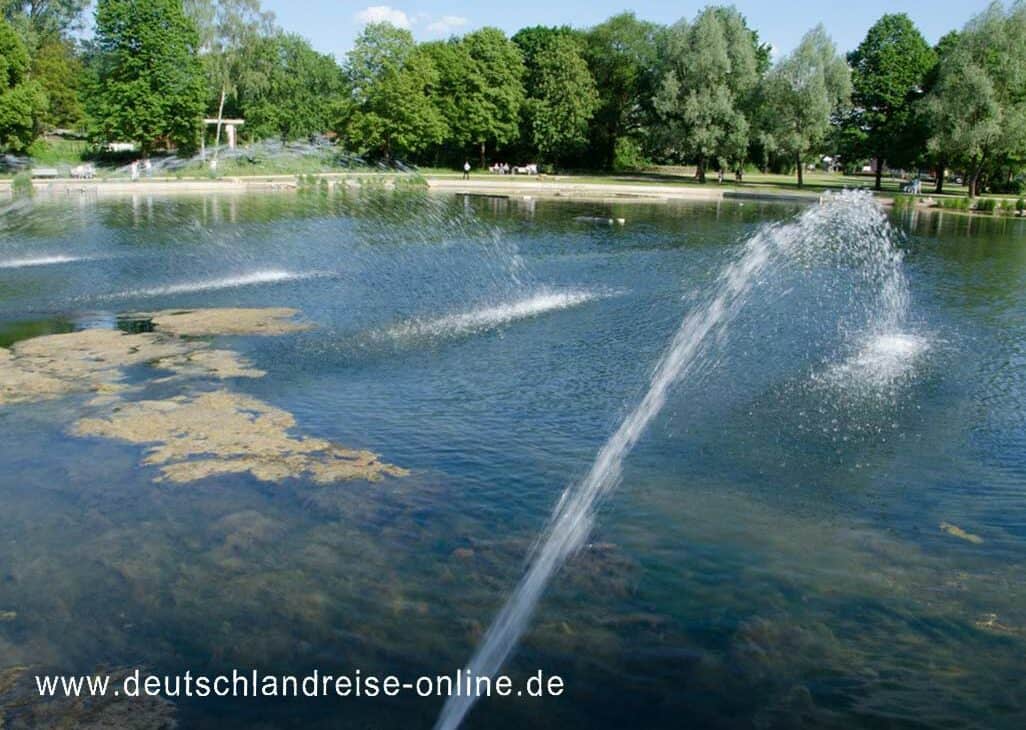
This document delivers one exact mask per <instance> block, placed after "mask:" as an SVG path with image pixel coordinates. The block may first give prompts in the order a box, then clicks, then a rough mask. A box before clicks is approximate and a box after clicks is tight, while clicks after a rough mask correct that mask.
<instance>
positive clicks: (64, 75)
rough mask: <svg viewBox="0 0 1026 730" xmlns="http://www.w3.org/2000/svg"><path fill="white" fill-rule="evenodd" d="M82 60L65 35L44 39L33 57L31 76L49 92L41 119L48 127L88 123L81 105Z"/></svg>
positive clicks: (75, 127) (79, 126) (74, 127)
mask: <svg viewBox="0 0 1026 730" xmlns="http://www.w3.org/2000/svg"><path fill="white" fill-rule="evenodd" d="M83 74H84V69H83V68H82V61H81V60H80V59H79V57H78V55H77V54H76V53H75V47H74V45H73V44H72V43H71V42H70V41H68V40H65V39H61V38H54V39H52V40H48V41H46V42H44V43H43V44H42V45H41V46H40V47H39V49H38V50H37V51H36V54H35V57H34V58H33V59H32V76H33V78H35V79H36V80H37V81H38V82H39V84H40V86H41V87H42V89H43V92H44V93H45V94H46V99H47V106H46V110H45V113H44V114H43V116H42V120H41V121H42V123H43V124H44V125H45V126H47V127H51V128H54V127H63V128H67V129H77V128H81V127H82V126H83V124H84V123H85V109H84V107H83V105H82V97H81V95H82V90H83V89H82V86H83V84H82V81H83V78H84V75H83Z"/></svg>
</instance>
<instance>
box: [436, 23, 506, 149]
mask: <svg viewBox="0 0 1026 730" xmlns="http://www.w3.org/2000/svg"><path fill="white" fill-rule="evenodd" d="M428 52H429V55H430V57H431V58H432V60H433V62H434V63H435V67H436V69H437V70H438V73H439V86H438V90H437V95H436V104H437V105H438V108H439V110H440V111H441V113H442V115H443V117H444V118H445V120H446V122H447V125H448V127H449V130H450V140H451V141H452V142H453V143H454V144H455V145H456V146H457V147H460V148H463V149H466V148H467V147H469V146H470V145H475V146H477V147H478V149H479V152H480V163H481V165H482V166H484V164H485V158H486V152H487V147H488V145H489V144H490V145H492V146H493V147H494V146H501V145H505V144H508V143H510V142H513V141H515V140H516V139H517V138H518V137H519V134H520V112H521V106H522V105H523V103H524V85H523V77H524V61H523V55H522V54H521V52H520V49H519V48H518V47H517V45H516V44H515V43H513V42H512V41H511V40H509V39H508V38H507V37H506V35H505V34H504V33H503V32H502V31H501V30H498V29H497V28H482V29H481V30H478V31H474V32H473V33H468V34H467V35H465V36H463V38H461V39H459V40H452V41H449V42H447V43H444V44H435V45H434V46H433V47H432V48H431V49H430V50H429V51H428Z"/></svg>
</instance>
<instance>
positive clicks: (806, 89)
mask: <svg viewBox="0 0 1026 730" xmlns="http://www.w3.org/2000/svg"><path fill="white" fill-rule="evenodd" d="M850 98H851V71H850V70H849V68H848V65H847V64H846V63H845V60H844V58H842V57H841V56H839V55H838V53H837V49H836V47H835V46H834V42H833V41H832V40H830V37H829V36H828V35H827V33H826V29H825V28H823V26H821V25H820V26H816V27H815V28H813V29H812V30H810V31H809V32H808V33H806V34H805V36H804V37H802V40H801V42H800V43H799V44H798V47H797V48H796V49H795V50H794V52H793V53H791V54H790V55H788V56H785V57H784V58H782V59H781V60H780V62H779V63H778V64H777V65H776V66H774V67H773V69H772V70H771V71H770V72H769V75H768V76H767V79H766V88H765V97H764V99H765V103H766V105H767V107H768V112H769V113H768V114H767V115H766V117H765V119H766V120H767V122H768V124H769V134H770V135H772V137H773V139H774V142H775V145H776V147H777V148H778V149H780V150H781V151H782V152H783V153H784V154H785V155H789V156H790V157H791V158H792V159H793V160H794V163H795V166H796V168H797V172H798V185H799V186H801V185H802V184H803V180H804V178H803V175H804V170H803V168H804V166H805V164H806V163H807V161H808V159H809V157H810V156H811V155H813V154H817V153H819V152H820V151H821V150H822V146H823V144H824V143H825V142H826V140H827V138H828V135H829V133H830V130H831V121H832V120H833V119H835V118H836V117H837V115H838V113H839V112H840V111H841V110H842V109H844V108H845V107H846V106H847V105H848V103H849V101H850Z"/></svg>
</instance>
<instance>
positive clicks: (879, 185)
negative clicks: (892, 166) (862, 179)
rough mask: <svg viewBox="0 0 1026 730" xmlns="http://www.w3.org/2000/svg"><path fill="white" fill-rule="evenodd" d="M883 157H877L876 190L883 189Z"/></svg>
mask: <svg viewBox="0 0 1026 730" xmlns="http://www.w3.org/2000/svg"><path fill="white" fill-rule="evenodd" d="M883 164H884V161H883V157H880V156H879V155H878V156H877V158H876V184H875V185H874V189H875V190H881V189H883Z"/></svg>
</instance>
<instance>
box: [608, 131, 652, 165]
mask: <svg viewBox="0 0 1026 730" xmlns="http://www.w3.org/2000/svg"><path fill="white" fill-rule="evenodd" d="M645 167H648V160H647V159H645V153H644V151H643V150H642V148H641V144H640V143H639V142H638V141H637V140H635V139H631V138H630V137H620V138H619V139H617V140H616V148H615V149H614V150H613V170H614V171H616V172H631V171H633V170H641V169H644V168H645Z"/></svg>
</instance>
